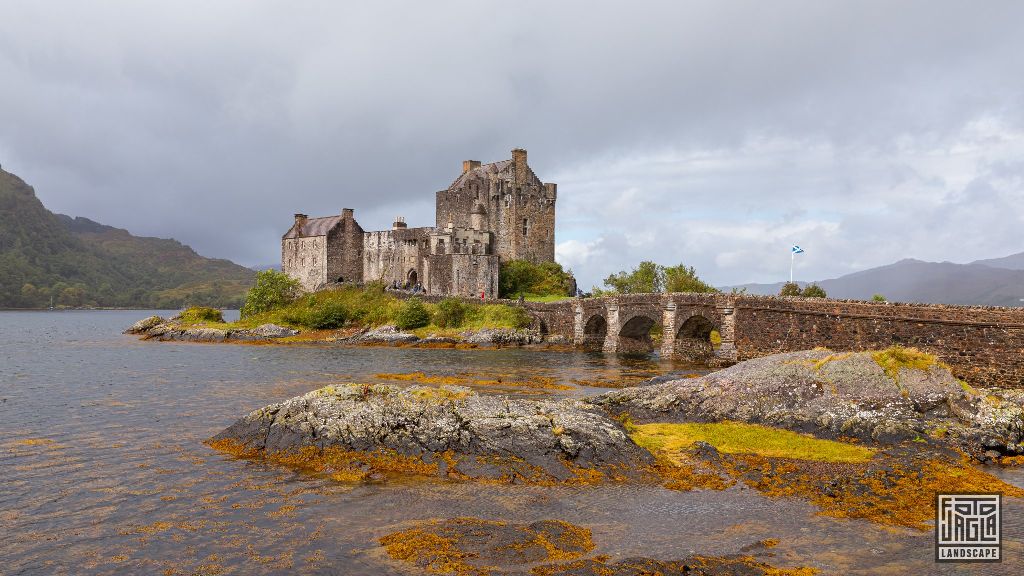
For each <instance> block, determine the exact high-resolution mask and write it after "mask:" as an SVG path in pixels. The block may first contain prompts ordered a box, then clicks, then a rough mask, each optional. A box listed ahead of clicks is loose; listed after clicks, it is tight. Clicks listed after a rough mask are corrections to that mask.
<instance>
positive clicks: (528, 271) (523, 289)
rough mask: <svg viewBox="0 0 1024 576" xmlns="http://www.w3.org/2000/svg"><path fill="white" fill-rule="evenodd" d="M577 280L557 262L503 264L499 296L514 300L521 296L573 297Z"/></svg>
mask: <svg viewBox="0 0 1024 576" xmlns="http://www.w3.org/2000/svg"><path fill="white" fill-rule="evenodd" d="M575 287H576V280H575V279H574V278H573V276H572V272H571V271H568V270H564V269H563V268H562V265H561V264H558V263H557V262H544V263H541V264H534V263H532V262H529V261H526V260H509V261H508V262H502V263H501V270H500V271H499V273H498V294H499V295H500V296H501V297H502V298H514V297H516V296H518V295H520V294H533V295H537V296H573V295H574V294H573V292H574V290H575Z"/></svg>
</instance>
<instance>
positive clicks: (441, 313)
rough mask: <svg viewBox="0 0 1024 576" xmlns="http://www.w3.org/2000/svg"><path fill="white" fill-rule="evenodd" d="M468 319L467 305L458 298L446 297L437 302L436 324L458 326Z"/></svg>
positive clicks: (443, 326) (442, 326) (440, 326)
mask: <svg viewBox="0 0 1024 576" xmlns="http://www.w3.org/2000/svg"><path fill="white" fill-rule="evenodd" d="M465 319H466V305H465V304H463V303H462V301H461V300H458V299H456V298H445V299H444V300H441V301H440V302H438V303H437V311H436V312H434V324H436V325H437V326H438V327H439V328H458V327H459V326H462V322H463V321H464V320H465Z"/></svg>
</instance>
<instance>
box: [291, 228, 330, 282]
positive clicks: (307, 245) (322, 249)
mask: <svg viewBox="0 0 1024 576" xmlns="http://www.w3.org/2000/svg"><path fill="white" fill-rule="evenodd" d="M326 246H327V237H326V236H310V237H306V238H286V239H284V240H282V241H281V270H282V271H283V272H284V273H285V274H287V275H289V276H291V277H292V278H295V279H296V280H298V281H299V283H300V284H301V285H302V288H303V290H308V291H313V290H316V289H318V288H320V287H321V286H324V285H325V284H327V281H328V280H327V248H326Z"/></svg>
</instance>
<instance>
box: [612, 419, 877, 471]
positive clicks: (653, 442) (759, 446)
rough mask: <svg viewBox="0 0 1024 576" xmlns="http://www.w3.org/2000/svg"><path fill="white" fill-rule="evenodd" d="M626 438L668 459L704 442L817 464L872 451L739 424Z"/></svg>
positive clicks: (640, 429)
mask: <svg viewBox="0 0 1024 576" xmlns="http://www.w3.org/2000/svg"><path fill="white" fill-rule="evenodd" d="M627 429H628V430H629V433H630V437H631V438H632V439H633V441H634V442H636V443H637V444H638V445H639V446H641V447H643V448H645V449H647V450H648V451H650V452H651V453H653V454H661V455H664V456H665V457H666V458H669V459H670V460H671V459H672V455H673V454H678V453H679V452H680V451H683V450H686V449H688V448H689V447H690V446H692V445H693V443H694V442H697V441H702V442H707V443H708V444H711V445H712V446H714V447H715V448H716V449H717V450H718V451H719V452H723V453H726V454H755V455H758V456H764V457H770V458H794V459H798V460H815V461H819V462H866V461H868V460H870V459H871V458H872V456H874V450H871V449H869V448H865V447H863V446H857V445H855V444H847V443H844V442H836V441H833V440H821V439H819V438H814V437H813V436H809V435H807V434H799V433H797V432H791V431H789V430H781V429H778V428H770V427H767V426H760V425H757V424H746V423H743V422H717V423H712V424H696V423H685V424H669V423H654V424H639V425H633V424H630V425H629V426H628V427H627Z"/></svg>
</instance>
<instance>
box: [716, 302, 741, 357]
mask: <svg viewBox="0 0 1024 576" xmlns="http://www.w3.org/2000/svg"><path fill="white" fill-rule="evenodd" d="M717 312H718V316H719V318H721V319H722V325H721V326H720V327H719V328H718V334H719V335H720V336H721V337H722V345H721V346H719V347H718V349H717V350H715V359H716V360H719V361H728V362H735V361H736V360H738V357H739V354H738V352H737V350H736V303H735V301H734V300H733V299H732V298H730V299H728V300H726V301H725V302H720V303H719V305H718V306H717Z"/></svg>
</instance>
